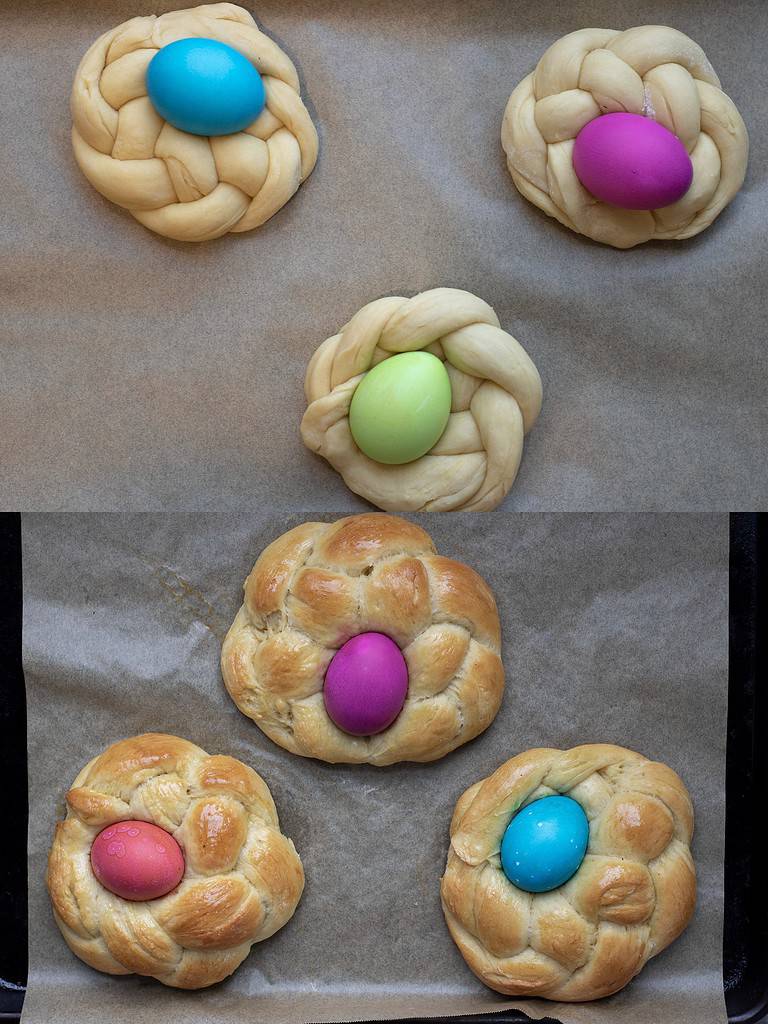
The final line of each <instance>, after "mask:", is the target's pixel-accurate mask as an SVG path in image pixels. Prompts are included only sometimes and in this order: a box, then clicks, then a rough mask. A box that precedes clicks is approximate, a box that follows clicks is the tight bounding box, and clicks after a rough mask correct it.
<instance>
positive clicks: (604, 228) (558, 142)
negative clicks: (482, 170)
mask: <svg viewBox="0 0 768 1024" xmlns="http://www.w3.org/2000/svg"><path fill="white" fill-rule="evenodd" d="M616 111H626V112H628V113H632V114H642V115H644V116H645V117H650V118H653V119H654V120H656V121H658V122H659V124H662V125H664V127H665V128H668V129H669V130H670V131H671V132H674V134H675V135H677V136H678V137H679V138H680V140H681V142H682V143H683V145H684V146H685V148H686V149H687V151H688V155H689V156H690V158H691V162H692V164H693V182H692V184H691V187H690V188H689V189H688V191H687V192H686V194H685V195H684V196H683V197H682V199H680V200H678V202H676V203H673V204H672V205H670V206H666V207H664V208H663V209H659V210H651V211H647V210H622V209H618V208H617V207H614V206H609V205H607V204H606V203H602V202H600V201H599V200H597V199H596V198H595V197H594V196H592V195H591V194H590V193H589V192H588V191H587V190H586V189H585V188H584V186H583V185H582V184H581V182H580V181H579V179H578V178H577V177H576V172H575V171H574V169H573V160H572V154H573V143H574V139H575V138H576V136H577V135H578V133H579V132H580V131H581V129H582V128H583V127H584V125H585V124H587V123H588V122H589V121H591V120H593V118H595V117H598V116H599V115H600V114H608V113H614V112H616ZM501 142H502V146H503V147H504V151H505V152H506V154H507V165H508V167H509V172H510V174H511V175H512V180H513V181H514V183H515V185H516V186H517V188H518V189H519V191H520V192H521V193H522V194H523V195H524V196H525V197H526V198H527V199H530V200H531V202H532V203H534V204H535V205H536V206H538V207H540V208H541V209H542V210H544V212H545V213H548V214H549V216H550V217H555V218H556V219H557V220H559V221H560V223H561V224H564V225H565V226H566V227H569V228H571V229H572V230H573V231H578V232H579V233H580V234H583V235H588V236H589V237H590V238H593V239H595V240H596V241H598V242H606V243H608V244H609V245H614V246H616V247H617V248H620V249H627V248H629V247H630V246H633V245H638V244H639V243H640V242H647V241H648V240H649V239H671V238H690V237H691V236H692V235H697V234H698V233H699V232H700V231H703V230H704V228H706V227H708V226H709V225H710V224H711V223H712V221H713V220H714V219H715V217H717V215H718V214H719V213H720V212H721V211H722V210H723V209H724V207H726V206H727V205H728V203H730V201H731V200H732V199H733V197H734V196H735V195H736V193H737V192H738V191H739V189H740V188H741V185H742V182H743V181H744V175H745V173H746V167H747V153H748V148H749V143H748V138H747V130H746V128H745V126H744V122H743V121H742V119H741V115H740V114H739V112H738V110H737V109H736V107H735V105H734V103H733V101H732V100H730V99H729V98H728V96H726V94H725V93H724V92H723V91H722V90H721V89H720V80H719V79H718V77H717V75H716V74H715V72H714V70H713V69H712V66H711V64H710V63H709V61H708V60H707V57H706V55H705V53H704V51H703V50H702V49H701V47H700V46H698V44H697V43H695V42H694V41H693V40H692V39H689V38H688V36H686V35H684V34H683V33H682V32H678V31H677V29H674V28H667V27H665V26H663V25H643V26H640V27H638V28H630V29H627V31H626V32H616V31H613V30H612V29H602V28H585V29H579V30H578V31H577V32H571V33H570V34H569V35H567V36H563V37H562V39H558V41H557V42H556V43H554V44H553V45H552V46H550V47H549V49H548V50H547V51H546V53H545V54H544V56H543V57H542V58H541V60H540V61H539V63H538V64H537V65H536V70H535V71H533V72H532V73H531V74H530V75H527V76H526V77H525V78H524V79H523V80H522V82H521V83H520V84H519V85H518V86H517V88H516V89H515V91H514V92H513V93H512V95H511V96H510V98H509V102H508V104H507V108H506V111H505V112H504V120H503V123H502V127H501Z"/></svg>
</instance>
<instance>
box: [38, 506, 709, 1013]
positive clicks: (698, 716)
mask: <svg viewBox="0 0 768 1024" xmlns="http://www.w3.org/2000/svg"><path fill="white" fill-rule="evenodd" d="M337 515H338V511H337V510H336V509H333V508H332V507H328V506H323V505H322V503H321V502H317V503H315V504H313V505H311V506H310V505H307V506H304V507H303V508H302V509H301V510H300V511H297V510H294V511H289V510H288V509H287V506H283V507H280V508H278V509H276V508H274V507H270V505H269V504H268V503H266V502H264V501H260V502H255V503H254V510H253V511H252V512H251V513H249V514H240V515H233V514H205V515H191V514H187V515H173V516H160V515H157V516H147V515H115V514H113V515H61V516H53V515H37V516H27V517H25V518H24V519H23V558H24V666H25V674H26V682H27V689H28V711H29V779H30V835H29V842H30V870H29V879H30V893H29V897H30V978H29V993H28V996H27V1002H26V1006H25V1010H24V1022H25V1024H52V1022H56V1024H58V1022H61V1024H75V1022H76V1024H103V1021H104V1020H105V1019H108V1020H109V1021H110V1022H111V1024H157V1022H158V1021H163V1022H168V1024H208V1022H214V1021H215V1022H225V1021H226V1022H231V1024H246V1022H248V1024H254V1022H258V1024H262V1022H264V1024H266V1022H270V1024H299V1022H304V1021H354V1020H366V1019H374V1018H376V1019H385V1018H393V1017H410V1016H422V1015H424V1016H428V1015H435V1016H440V1015H449V1014H459V1013H469V1012H480V1011H488V1010H498V1009H501V1008H503V1007H506V1006H510V1005H514V1004H512V1003H510V1002H509V1001H508V1000H506V999H504V998H503V997H501V996H497V995H496V994H495V993H493V992H491V991H490V990H488V989H486V988H484V987H483V985H481V984H480V982H479V981H477V980H476V979H475V977H474V976H473V975H472V974H471V973H470V971H469V969H468V968H467V967H466V966H465V964H464V962H463V960H462V959H461V956H460V955H459V953H458V951H457V950H456V948H455V947H454V945H453V943H452V942H451V940H450V938H449V936H448V933H447V930H446V928H445V926H444V923H443V919H442V913H441V910H440V901H439V879H440V875H441V874H442V871H443V866H444V863H445V857H446V853H447V847H448V825H449V821H450V817H451V813H452V810H453V807H454V804H455V801H456V799H457V798H458V796H459V795H460V794H461V793H462V792H463V791H464V789H465V788H466V787H467V786H468V785H470V784H471V783H472V782H474V781H476V780H477V779H479V778H483V777H485V776H486V775H488V774H489V773H490V772H491V771H493V770H494V769H495V768H496V767H497V766H498V765H499V764H500V763H501V762H502V761H504V760H506V759H507V758H509V757H511V756H513V755H514V754H515V753H518V752H520V751H522V750H525V749H528V748H529V747H532V746H542V745H551V746H558V747H568V746H572V745H575V744H577V743H584V742H592V741H606V742H612V743H619V744H623V745H626V746H629V747H631V748H634V749H636V750H639V751H641V752H643V753H644V754H646V755H647V756H650V757H652V758H655V759H658V760H662V761H665V762H667V763H668V764H670V765H671V766H672V767H673V768H674V769H675V770H677V771H678V772H679V773H680V774H681V775H682V777H683V779H684V780H685V782H686V783H687V785H688V787H689V789H690V791H691V795H692V798H693V801H694V806H695V811H696V834H695V837H694V845H693V852H694V857H695V860H696V863H697V868H698V876H699V886H700V888H699V903H698V908H697V912H696V915H695V918H694V920H693V922H692V924H691V926H690V927H689V929H688V930H687V931H686V932H685V934H684V935H683V936H682V937H681V938H680V939H679V940H678V941H677V942H676V943H675V944H674V945H673V946H672V947H670V948H669V949H668V950H667V951H666V952H664V953H663V954H661V955H660V956H659V957H657V958H656V959H654V960H652V961H651V962H650V963H649V964H648V966H647V967H646V968H645V970H644V971H643V972H642V973H641V975H640V976H639V977H638V978H637V979H636V980H635V981H633V982H632V983H631V984H630V985H629V986H628V987H627V988H626V989H624V990H623V992H621V993H620V994H618V995H617V996H615V997H613V998H611V999H607V1000H604V1001H602V1002H599V1003H591V1004H583V1005H571V1006H566V1005H560V1004H551V1003H546V1002H543V1001H538V1002H528V1003H525V1004H524V1006H525V1009H526V1012H528V1013H530V1014H531V1015H533V1016H536V1017H539V1016H543V1015H552V1016H555V1017H559V1018H560V1019H561V1020H562V1021H563V1022H565V1024H596V1022H597V1024H600V1022H605V1024H662V1022H665V1021H675V1022H676V1024H704V1022H706V1024H718V1022H724V1021H725V1019H726V1018H725V1007H724V1002H723V992H722V980H721V941H722V934H721V933H722V914H723V907H722V899H723V890H722V870H723V832H724V800H725V794H724V781H725V739H726V699H727V586H728V521H727V517H726V516H702V515H679V516H656V515H651V516H642V515H635V516H632V515H630V516H625V515H619V514H614V515H601V516H594V515H593V516H589V515H587V516H582V515H542V514H528V515H513V516H510V515H505V514H503V513H501V512H495V513H489V514H488V515H486V516H484V517H478V516H475V515H472V514H457V515H455V516H432V517H428V516H422V517H414V518H415V519H417V521H419V522H420V523H421V524H422V525H424V526H425V527H426V528H427V529H428V530H429V531H430V532H431V534H432V536H433V538H434V539H435V542H436V544H437V546H438V549H439V550H440V552H441V553H443V554H446V555H449V556H451V557H455V558H458V559H460V560H463V561H465V562H467V563H468V564H470V565H471V566H473V567H474V568H475V569H476V570H477V571H479V572H480V573H481V574H482V575H483V576H484V577H485V578H486V579H487V580H488V581H489V583H490V584H491V586H492V587H493V589H494V592H495V594H496V597H497V600H498V604H499V610H500V614H501V620H502V627H503V656H504V664H505V670H506V678H507V689H506V694H505V698H504V703H503V705H502V708H501V711H500V713H499V715H498V717H497V719H496V721H495V722H494V724H493V725H492V726H491V728H490V729H488V731H487V732H486V733H484V734H483V735H482V736H481V737H479V738H478V739H477V740H475V741H474V742H473V743H470V744H468V745H467V746H465V747H462V748H460V749H459V750H457V751H455V752H454V753H453V754H451V755H449V756H448V757H446V758H444V759H443V760H441V761H439V762H437V763H435V764H432V765H421V766H419V765H408V764H403V765H397V766H393V767H391V768H385V769H375V768H371V767H367V766H353V767H350V766H346V767H345V766H333V765H326V764H324V763H321V762H317V761H311V760H307V759H303V758H299V757H294V756H293V755H291V754H289V753H287V752H286V751H284V750H282V749H281V748H279V747H277V746H275V745H274V744H272V743H271V741H269V740H268V739H267V738H266V737H265V736H264V735H263V734H262V733H261V732H260V731H259V730H258V728H257V727H256V726H255V725H254V724H253V723H252V722H251V721H250V720H249V719H247V718H245V717H244V716H243V715H241V714H240V713H239V712H238V711H237V709H236V708H235V706H234V704H233V703H232V702H231V701H230V699H229V697H228V696H227V694H226V691H225V690H224V687H223V684H222V682H221V678H220V674H219V667H218V661H219V651H220V644H221V640H222V637H223V635H224V633H225V632H226V630H227V628H228V626H229V624H230V622H231V620H232V618H233V617H234V615H235V612H236V611H237V608H238V607H239V604H240V600H241V583H242V581H243V579H244V578H245V576H246V574H247V573H248V571H249V570H250V568H251V566H252V564H253V562H254V561H255V559H256V557H257V556H258V554H259V553H260V551H261V550H262V549H263V548H264V547H265V546H266V545H267V544H268V543H269V542H270V541H271V540H273V539H274V538H275V537H276V536H278V535H279V534H280V533H282V532H283V530H285V529H288V528H289V527H291V526H294V525H297V524H298V523H299V522H302V521H304V520H306V519H324V520H332V519H334V518H336V517H337ZM479 525H482V530H481V529H479V528H478V527H479ZM148 730H160V731H166V732H171V733H176V734H178V735H180V736H184V737H187V738H189V739H191V740H193V741H194V742H196V743H198V744H200V745H201V746H202V747H204V748H205V749H206V750H208V751H210V752H221V753H227V754H232V755H234V756H235V757H238V758H240V759H242V760H244V761H246V762H248V763H249V764H251V765H253V766H254V767H255V768H256V769H257V770H258V771H259V772H260V773H261V774H262V775H263V776H264V778H265V779H266V781H267V783H268V784H269V786H270V787H271V789H272V793H273V795H274V797H275V800H276V803H277V807H278V811H279V814H280V819H281V824H282V827H283V830H284V831H285V832H286V834H288V835H290V836H291V837H292V838H293V840H294V841H295V843H296V846H297V848H298V850H299V852H300V854H301V856H302V859H303V862H304V866H305V869H306V874H307V887H306V891H305V894H304V897H303V899H302V901H301V903H300V905H299V908H298V910H297V913H296V915H295V917H294V918H293V920H292V921H291V922H290V923H289V924H288V925H287V926H286V927H285V928H284V929H283V930H282V931H280V932H279V933H278V934H277V935H276V936H274V937H273V938H272V939H269V940H268V941H266V942H264V943H261V944H260V945H258V946H256V947H254V949H253V951H252V953H251V955H250V956H249V957H248V959H247V960H246V961H245V963H244V964H243V965H242V966H241V967H240V969H239V970H238V971H237V972H236V973H235V975H234V976H233V977H232V979H230V980H229V981H227V982H224V983H223V984H221V985H218V986H216V987H214V988H211V989H208V990H204V991H200V992H193V993H186V992H179V991H176V990H171V989H167V988H165V987H163V986H162V985H160V984H159V983H157V982H154V981H152V980H148V979H142V978H137V977H135V976H133V977H127V978H113V977H109V976H107V975H104V974H100V973H98V972H96V971H94V970H92V969H90V968H88V967H86V966H85V965H83V964H82V963H81V962H80V961H79V960H77V959H76V958H75V957H74V955H73V954H72V953H70V951H69V950H68V948H67V947H66V945H65V943H64V941H63V939H62V938H61V936H60V935H59V933H58V930H57V928H56V925H55V923H54V921H53V918H52V915H51V910H50V905H49V901H48V897H47V893H46V891H45V887H44V884H43V876H44V870H45V859H46V855H47V850H48V847H49V844H50V841H51V837H52V833H53V827H54V822H55V820H56V819H57V817H58V816H60V815H61V814H62V809H63V796H64V794H65V792H66V790H67V788H68V787H69V785H70V784H71V782H72V780H73V779H74V777H75V775H76V774H77V772H78V771H79V770H80V768H81V767H82V765H83V764H85V763H86V761H88V760H89V759H90V758H91V757H93V756H94V755H95V754H97V753H98V752H100V751H101V750H102V749H104V748H105V747H106V746H107V745H108V744H110V743H112V742H114V741H115V740H118V739H120V738H122V737H125V736H129V735H133V734H136V733H139V732H144V731H148Z"/></svg>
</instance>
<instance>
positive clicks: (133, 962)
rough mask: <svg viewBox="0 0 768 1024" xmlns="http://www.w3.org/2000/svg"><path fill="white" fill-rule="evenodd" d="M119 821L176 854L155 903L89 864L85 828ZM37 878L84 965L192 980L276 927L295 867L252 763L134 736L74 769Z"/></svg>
mask: <svg viewBox="0 0 768 1024" xmlns="http://www.w3.org/2000/svg"><path fill="white" fill-rule="evenodd" d="M127 819H139V820H142V821H150V822H152V823H153V824H155V825H159V826H160V828H163V829H165V830H166V831H167V832H170V833H171V834H172V835H173V836H174V837H175V838H176V840H177V841H178V842H179V844H180V845H181V848H182V850H183V852H184V859H185V872H184V877H183V879H182V881H181V883H180V884H179V885H178V886H177V888H176V889H174V890H173V891H172V892H170V893H168V894H167V895H166V896H162V897H161V898H160V899H156V900H151V901H147V902H131V901H129V900H124V899H122V898H121V897H119V896H116V895H114V894H113V893H111V892H109V891H108V890H107V889H105V888H103V887H102V886H101V885H100V884H99V882H98V881H97V880H96V877H95V876H94V874H93V871H92V870H91V865H90V849H91V844H92V842H93V840H94V839H95V837H96V835H97V834H98V833H99V832H100V831H101V830H102V829H103V828H106V826H107V825H110V824H113V823H114V822H118V821H123V820H127ZM47 881H48V889H49V891H50V894H51V900H52V902H53V909H54V915H55V918H56V922H57V924H58V925H59V928H60V929H61V932H62V934H63V936H64V938H65V939H66V941H67V944H68V945H69V947H70V949H71V950H72V952H73V953H75V954H76V955H77V956H79V957H80V959H81V960H84V961H85V962H86V963H87V964H90V966H91V967H95V968H96V969H97V970H99V971H106V973H107V974H131V973H136V974H145V975H149V976H151V977H153V978H157V980H158V981H162V982H163V983H164V984H165V985H172V986H173V987H175V988H203V987H205V986H206V985H213V984H214V983H215V982H217V981H221V980H222V979H223V978H226V977H227V976H228V975H230V974H231V973H232V972H233V971H234V970H235V968H236V967H238V966H239V964H240V963H242V961H243V960H244V959H245V958H246V957H247V956H248V953H249V952H250V949H251V945H252V944H253V943H254V942H260V941H261V940H262V939H266V938H268V937H269V936H270V935H272V934H273V933H274V932H276V931H277V930H278V929H279V928H282V927H283V925H284V924H285V923H286V921H288V920H289V918H290V917H291V916H292V914H293V912H294V910H295V909H296V905H297V904H298V902H299V898H300V897H301V893H302V890H303V888H304V872H303V870H302V866H301V861H300V860H299V855H298V854H297V853H296V850H295V848H294V846H293V843H292V842H291V840H290V839H287V838H286V837H285V836H284V835H283V834H282V833H281V832H280V825H279V822H278V819H277V811H276V810H275V805H274V802H273V800H272V796H271V794H270V792H269V789H268V787H267V785H266V783H265V782H264V781H263V779H262V778H261V777H260V776H259V775H257V774H256V772H255V771H254V770H253V769H252V768H249V767H248V766H247V765H244V764H243V763H242V762H240V761H237V760H235V759H234V758H233V757H226V756H224V755H209V754H206V752H205V751H204V750H201V749H200V747H197V746H195V744H194V743H189V742H187V740H183V739H179V738H178V737H177V736H166V735H162V734H159V733H146V734H145V735H142V736H135V737H133V738H131V739H126V740H121V741H120V742H119V743H115V744H113V745H112V746H111V747H108V748H107V750H105V751H104V753H103V754H100V755H99V756H98V757H96V758H94V759H93V760H92V761H91V762H90V763H89V764H87V765H86V766H85V768H83V770H82V771H81V772H80V774H79V775H78V776H77V778H76V779H75V782H74V785H73V787H72V789H70V791H69V792H68V793H67V816H66V818H65V820H64V821H63V822H59V823H58V824H57V826H56V834H55V837H54V840H53V846H52V848H51V852H50V855H49V859H48V878H47Z"/></svg>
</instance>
